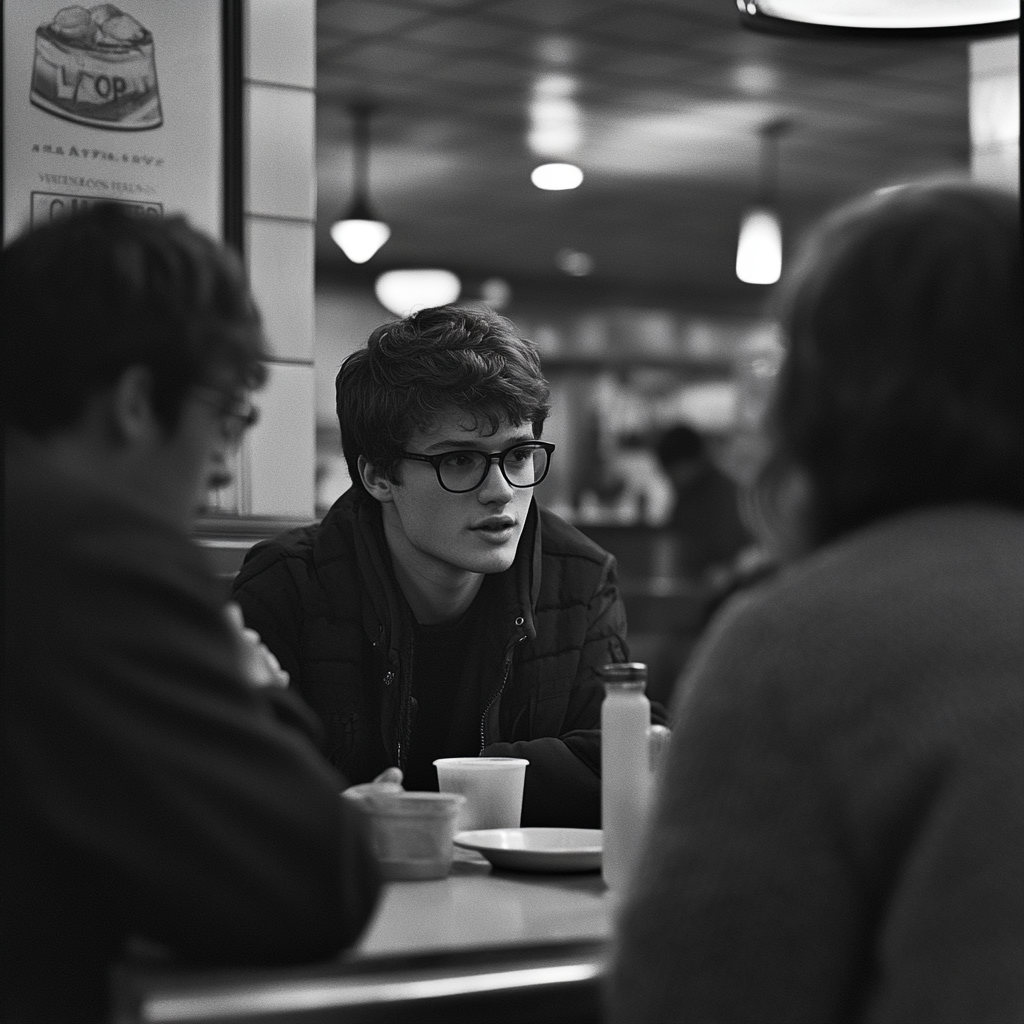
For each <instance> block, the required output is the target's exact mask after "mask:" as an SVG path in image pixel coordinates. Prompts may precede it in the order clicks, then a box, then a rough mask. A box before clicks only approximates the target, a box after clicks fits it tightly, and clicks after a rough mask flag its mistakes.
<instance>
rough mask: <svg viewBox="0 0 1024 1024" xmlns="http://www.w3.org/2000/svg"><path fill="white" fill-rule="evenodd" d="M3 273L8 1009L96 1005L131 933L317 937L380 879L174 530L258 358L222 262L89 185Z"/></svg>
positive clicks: (272, 669) (24, 1014)
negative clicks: (102, 199) (88, 197)
mask: <svg viewBox="0 0 1024 1024" xmlns="http://www.w3.org/2000/svg"><path fill="white" fill-rule="evenodd" d="M2 296H3V299H2V307H0V308H2V309H3V316H4V335H5V349H4V360H3V363H4V365H3V398H4V403H3V412H4V433H5V494H4V500H5V515H6V520H5V532H4V559H5V565H4V616H5V627H6V628H5V644H4V673H3V720H2V748H0V758H2V765H0V767H2V771H0V810H2V820H3V826H2V827H3V842H2V844H0V919H2V921H3V925H2V928H3V936H4V938H3V946H4V950H3V959H4V962H3V979H4V980H3V983H2V988H0V1017H2V1018H3V1020H4V1021H9V1022H11V1024H16V1022H17V1024H20V1022H30V1021H31V1022H36V1021H38V1022H41V1024H58V1022H64V1021H69V1022H70V1021H73V1022H76V1024H81V1022H83V1021H100V1020H107V1019H108V1014H109V1000H110V991H109V987H110V984H109V983H110V971H111V966H112V964H113V963H114V962H115V961H116V960H117V959H118V958H119V957H121V956H122V955H123V954H124V952H125V950H126V948H130V947H132V946H134V945H138V943H137V942H134V941H133V940H136V939H141V940H144V944H145V945H146V946H147V947H148V948H152V945H153V944H154V943H156V944H157V945H158V946H159V947H162V948H164V949H166V950H168V951H169V952H170V953H171V954H173V955H176V956H177V957H179V958H182V959H184V960H186V961H189V962H195V963H206V964H246V965H257V964H282V963H294V962H300V961H312V960H316V959H323V958H326V957H328V956H330V955H332V954H333V953H335V952H336V951H337V950H338V949H340V948H342V947H344V946H347V945H349V944H350V943H352V942H353V941H354V940H355V938H356V937H357V936H358V934H359V933H360V931H361V929H362V927H363V925H364V924H365V922H366V921H367V919H368V917H369V915H370V913H371V911H372V910H373V907H374V905H375V901H376V896H377V893H378V890H379V881H378V876H377V871H376V867H375V866H374V864H373V862H372V859H371V857H370V855H369V852H368V848H367V845H366V842H365V840H364V837H363V825H362V822H361V821H360V818H359V813H360V812H359V811H358V810H356V809H353V808H352V807H349V806H348V805H347V803H346V802H344V801H342V800H341V799H339V796H338V793H339V791H340V790H341V789H342V788H344V782H343V781H342V779H341V778H340V776H338V775H337V774H336V772H335V771H334V769H333V768H331V766H330V765H329V764H328V763H327V762H326V761H325V760H324V759H323V758H322V757H321V755H320V754H319V752H318V751H317V749H316V746H315V744H314V742H313V739H314V735H315V733H316V729H317V725H316V723H315V719H314V716H313V715H312V714H311V712H310V711H309V710H308V708H305V707H304V706H303V705H302V704H301V701H299V700H298V699H297V698H296V697H295V696H294V695H292V694H290V693H289V692H288V691H287V690H284V689H283V688H282V687H281V685H280V684H281V683H282V682H284V681H285V677H284V676H283V674H282V673H281V672H280V670H279V667H278V666H276V665H275V664H274V662H273V659H272V658H270V657H269V656H268V655H267V652H266V651H265V649H264V648H262V646H261V645H260V644H259V643H258V638H256V637H255V635H254V634H252V633H251V632H250V633H248V634H246V633H243V632H242V630H241V626H240V617H239V616H238V613H237V610H235V611H234V612H233V613H227V612H226V611H225V607H224V603H223V596H224V595H223V594H222V593H221V588H220V585H219V584H218V583H217V582H216V581H215V580H214V579H213V577H212V575H211V574H210V572H209V570H208V568H207V566H206V563H205V562H204V560H203V556H202V553H201V552H200V550H199V549H198V547H196V546H195V545H194V544H193V543H192V542H191V540H190V539H189V536H188V532H189V528H190V522H191V518H192V515H193V512H194V511H195V509H196V507H197V505H198V504H199V503H200V502H201V501H202V500H203V497H204V496H205V494H206V493H207V489H208V487H209V486H211V485H217V484H223V483H225V482H228V481H229V480H230V473H229V470H228V457H229V454H230V452H231V449H232V448H233V447H234V446H235V445H236V444H237V443H238V441H239V439H240V437H241V435H242V433H243V431H244V430H245V428H246V427H247V426H248V425H251V423H252V422H253V421H254V419H255V410H254V409H253V407H252V406H251V404H250V403H249V399H248V395H249V393H250V391H251V390H252V389H253V388H254V387H256V386H258V385H260V384H261V383H262V381H263V378H264V374H265V370H264V367H263V365H262V362H261V360H262V358H263V357H264V355H265V347H264V346H265V342H264V339H263V333H262V329H261V326H260V317H259V313H258V311H257V310H256V308H255V306H254V304H253V302H252V299H251V298H250V296H249V293H248V290H247V289H246V287H245V283H244V276H243V272H242V268H241V265H240V263H239V261H238V260H237V258H235V257H234V256H233V255H231V254H229V253H228V252H227V251H225V250H222V249H221V248H220V247H219V246H217V245H216V244H215V243H214V242H212V241H211V240H210V239H208V238H207V237H205V236H204V235H201V234H200V233H198V232H197V231H194V230H193V229H192V228H190V227H189V226H188V224H187V223H186V222H185V220H184V219H183V218H180V217H172V218H168V219H167V220H163V221H160V220H152V219H149V218H140V217H138V216H134V215H132V214H131V213H129V212H125V210H124V209H123V208H118V207H115V206H112V205H100V206H97V207H95V208H93V209H92V210H90V211H88V212H85V213H82V214H76V215H74V216H71V217H68V218H65V219H62V220H59V221H55V222H53V223H51V224H49V225H46V226H44V227H41V228H38V229H36V230H34V231H29V232H27V233H26V234H24V235H22V236H21V237H19V238H18V239H17V240H15V241H14V242H12V243H11V244H10V245H9V246H7V247H6V248H5V249H4V251H3V281H2Z"/></svg>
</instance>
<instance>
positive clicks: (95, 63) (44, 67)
mask: <svg viewBox="0 0 1024 1024" xmlns="http://www.w3.org/2000/svg"><path fill="white" fill-rule="evenodd" d="M30 98H31V100H32V103H33V104H35V106H37V107H40V108H41V109H43V110H46V111H48V112H49V113H51V114H55V115H56V116H57V117H62V118H65V119H66V120H68V121H75V122H76V123H78V124H87V125H93V126H95V127H97V128H114V129H118V130H122V131H139V130H142V129H145V128H157V127H159V126H160V125H161V124H163V114H162V112H161V110H160V93H159V90H158V88H157V81H156V58H155V54H154V46H153V34H152V33H151V32H150V31H149V29H147V28H145V27H144V26H142V25H140V24H139V22H137V21H136V20H135V19H134V18H133V17H131V16H130V15H128V14H125V13H124V12H123V11H121V10H120V9H119V8H117V7H115V6H114V5H113V4H98V5H97V6H95V7H93V8H91V9H90V10H86V8H84V7H77V6H76V7H65V8H63V9H62V10H60V11H58V12H57V14H56V15H54V18H53V21H52V22H50V24H49V25H40V26H39V28H38V29H36V50H35V60H34V62H33V65H32V93H31V97H30Z"/></svg>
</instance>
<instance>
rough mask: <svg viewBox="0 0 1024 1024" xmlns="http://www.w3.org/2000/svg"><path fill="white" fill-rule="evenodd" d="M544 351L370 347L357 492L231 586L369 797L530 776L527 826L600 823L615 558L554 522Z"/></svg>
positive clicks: (442, 336)
mask: <svg viewBox="0 0 1024 1024" xmlns="http://www.w3.org/2000/svg"><path fill="white" fill-rule="evenodd" d="M548 408H549V406H548V386H547V383H546V382H545V380H544V378H543V376H542V374H541V370H540V362H539V358H538V355H537V350H536V348H535V347H534V345H533V344H532V343H531V342H529V341H526V340H525V339H523V338H520V337H519V336H518V334H517V333H516V330H515V327H514V326H513V325H512V324H511V323H510V322H509V321H508V320H506V319H504V318H503V317H499V316H496V315H494V314H492V313H489V312H483V311H474V310H468V309H459V308H455V307H452V306H444V307H438V308H434V309H425V310H423V311H421V312H419V313H416V314H414V315H413V316H410V317H407V318H406V319H404V320H401V321H398V322H395V323H390V324H385V325H384V326H382V327H380V328H378V329H377V330H375V331H374V332H373V333H372V334H371V335H370V338H369V341H368V344H367V346H366V347H365V348H364V349H361V350H359V351H357V352H356V353H354V354H353V355H351V356H350V357H349V358H348V359H347V360H346V361H345V363H344V364H343V365H342V367H341V370H340V372H339V373H338V377H337V409H338V418H339V423H340V426H341V437H342V445H343V448H344V452H345V458H346V461H347V463H348V467H349V473H350V475H351V477H352V480H353V485H352V487H351V488H350V490H349V491H347V492H346V493H345V494H344V495H343V496H342V497H341V498H339V499H338V501H337V502H336V503H335V505H334V506H333V507H332V508H331V509H330V511H329V512H328V513H327V515H326V516H325V518H324V520H323V521H322V522H321V523H320V524H318V525H315V526H311V527H307V528H303V529H299V530H293V531H290V532H288V533H286V534H284V535H283V536H281V537H278V538H276V539H275V540H273V541H269V542H265V543H263V544H261V545H258V546H257V547H256V548H255V549H254V550H253V551H252V552H251V553H250V555H249V557H248V558H247V560H246V562H245V564H244V565H243V567H242V570H241V572H240V574H239V576H238V578H237V580H236V583H235V593H236V599H237V601H238V603H239V604H240V605H241V606H242V609H243V611H244V613H245V619H246V622H247V623H248V624H249V625H250V626H252V627H254V628H255V629H257V630H258V631H259V633H260V635H261V636H262V637H263V639H264V641H265V642H266V643H267V645H268V647H269V648H270V649H271V650H272V651H273V652H274V653H275V654H276V655H277V658H278V660H279V661H280V662H281V665H282V667H283V668H284V669H285V670H286V671H287V672H288V673H289V675H290V677H291V681H292V685H293V686H294V687H295V688H297V689H298V691H299V692H300V693H301V694H302V696H303V697H305V699H306V700H307V701H308V702H309V703H310V704H311V705H312V706H313V708H314V709H315V710H316V711H317V712H319V714H320V716H321V718H322V719H323V721H324V724H325V727H326V731H327V737H328V749H327V754H328V756H329V758H330V759H331V761H332V762H333V763H334V764H335V765H337V766H338V767H339V768H340V769H341V770H342V771H343V772H344V773H345V775H346V776H347V777H348V778H350V779H351V780H352V781H353V782H365V781H369V780H371V779H374V778H375V777H377V776H378V775H379V774H380V773H381V772H382V771H383V770H384V769H386V768H389V767H397V768H399V769H401V771H402V772H403V774H404V782H405V785H406V787H407V788H410V789H436V788H437V775H436V772H435V769H434V767H433V760H434V759H435V758H438V757H449V756H472V755H477V754H484V755H487V756H511V757H525V758H527V759H528V760H529V762H530V765H529V768H528V769H527V771H526V786H525V792H524V797H523V815H522V822H523V824H524V825H561V826H579V827H597V826H598V825H599V824H600V769H601V756H600V733H599V724H600V705H601V700H602V697H603V689H602V687H601V685H600V682H599V681H598V679H597V678H596V672H597V670H598V669H599V668H600V667H601V666H602V665H604V664H606V663H607V662H612V661H625V660H627V658H628V651H627V648H626V643H625V633H626V622H625V614H624V611H623V606H622V601H621V599H620V597H619V593H618V588H617V583H616V568H615V562H614V559H613V558H612V557H611V555H609V554H608V553H607V552H605V551H603V550H602V549H601V548H599V547H598V546H597V545H595V544H594V543H592V542H591V541H590V540H588V539H587V538H586V537H584V536H583V535H582V534H581V533H579V532H578V531H577V530H575V529H574V528H573V527H571V526H569V525H568V524H567V523H565V522H563V521H562V520H560V519H559V518H558V517H557V516H554V515H552V514H551V513H549V512H547V511H546V510H544V509H542V508H540V507H539V506H538V504H537V502H536V501H535V500H534V487H535V486H536V485H537V484H538V483H540V482H541V481H542V480H543V479H544V476H545V474H546V473H547V469H548V465H549V463H550V460H551V458H553V457H555V453H554V445H552V444H549V443H547V442H545V441H541V440H540V436H541V432H542V429H543V426H544V420H545V418H546V417H547V414H548Z"/></svg>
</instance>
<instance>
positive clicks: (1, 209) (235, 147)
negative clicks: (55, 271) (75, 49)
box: [0, 0, 245, 254]
mask: <svg viewBox="0 0 1024 1024" xmlns="http://www.w3.org/2000/svg"><path fill="white" fill-rule="evenodd" d="M219 3H220V19H219V21H220V36H221V38H220V55H221V88H220V96H219V97H218V98H219V101H220V104H221V160H220V176H221V180H220V181H219V182H217V181H211V182H208V183H206V185H205V187H206V188H207V189H209V188H211V187H212V188H216V189H218V191H219V194H220V205H221V210H220V218H219V219H220V240H221V241H223V242H225V243H226V244H227V245H229V246H231V247H232V248H234V249H235V250H236V251H237V252H238V253H239V254H242V253H243V250H244V241H245V231H244V187H245V168H244V46H245V34H244V24H243V17H244V15H243V3H244V0H219ZM11 10H12V7H11V5H10V4H7V3H4V4H3V19H4V20H3V30H4V33H3V34H4V38H7V37H8V33H9V30H10V25H9V24H8V22H9V19H10V18H11ZM187 11H188V7H187V6H186V5H182V13H183V15H186V14H187ZM12 85H13V83H10V82H5V90H6V88H8V87H11V86H12ZM14 132H15V129H14V128H13V127H12V125H10V124H9V123H8V119H7V116H6V110H5V109H4V105H3V104H0V138H2V140H3V151H4V153H8V152H10V151H11V148H12V147H16V146H18V145H20V144H21V142H22V141H23V140H21V139H19V138H15V137H12V136H13V134H14ZM0 179H2V187H0V225H3V226H5V225H6V224H7V218H6V213H7V210H8V208H9V207H12V203H14V202H15V200H14V198H13V197H12V195H11V194H10V189H11V183H10V182H9V181H8V180H7V174H6V160H4V161H3V162H2V163H0ZM194 185H195V188H196V189H197V190H201V189H202V188H203V187H204V183H203V182H195V183H194ZM182 212H184V213H185V214H186V215H187V214H188V212H189V211H188V210H187V209H185V210H183V211H182ZM2 230H4V231H6V228H5V227H4V228H2ZM7 240H8V239H7V238H6V237H5V239H4V241H5V244H6V241H7Z"/></svg>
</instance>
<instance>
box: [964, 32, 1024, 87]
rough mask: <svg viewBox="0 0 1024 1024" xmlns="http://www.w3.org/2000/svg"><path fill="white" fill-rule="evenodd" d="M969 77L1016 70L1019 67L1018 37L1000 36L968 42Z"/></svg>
mask: <svg viewBox="0 0 1024 1024" xmlns="http://www.w3.org/2000/svg"><path fill="white" fill-rule="evenodd" d="M968 53H969V60H970V66H971V77H972V78H978V77H979V76H982V75H992V74H999V73H1000V72H1004V71H1017V70H1018V69H1019V68H1020V37H1019V36H1016V35H1011V36H1000V37H999V38H998V39H978V40H975V41H974V42H973V43H971V44H970V48H969V51H968Z"/></svg>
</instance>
